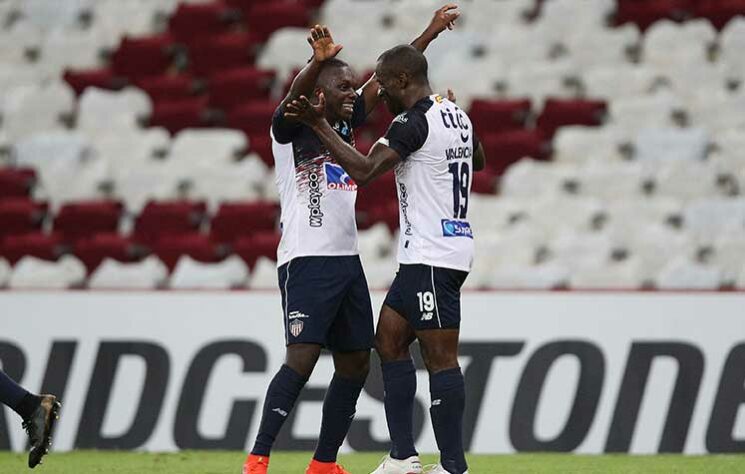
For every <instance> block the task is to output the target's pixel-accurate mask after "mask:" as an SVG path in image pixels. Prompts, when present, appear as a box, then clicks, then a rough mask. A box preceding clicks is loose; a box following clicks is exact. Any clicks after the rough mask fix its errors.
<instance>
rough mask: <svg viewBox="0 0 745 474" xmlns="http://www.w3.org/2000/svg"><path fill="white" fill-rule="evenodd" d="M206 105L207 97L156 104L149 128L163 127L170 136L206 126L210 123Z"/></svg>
mask: <svg viewBox="0 0 745 474" xmlns="http://www.w3.org/2000/svg"><path fill="white" fill-rule="evenodd" d="M207 104H208V98H207V97H196V98H190V99H180V100H169V101H161V102H156V103H155V105H154V107H153V114H152V115H151V116H150V126H151V127H153V126H155V127H163V128H165V129H166V130H168V131H169V132H171V133H172V134H176V133H178V132H180V131H181V130H183V129H185V128H196V127H204V126H207V125H208V124H209V121H210V115H209V112H208V110H207Z"/></svg>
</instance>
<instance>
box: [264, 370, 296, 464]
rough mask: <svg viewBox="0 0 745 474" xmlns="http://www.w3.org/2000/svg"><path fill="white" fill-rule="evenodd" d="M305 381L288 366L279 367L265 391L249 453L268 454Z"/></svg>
mask: <svg viewBox="0 0 745 474" xmlns="http://www.w3.org/2000/svg"><path fill="white" fill-rule="evenodd" d="M307 381H308V380H307V379H306V378H304V377H303V376H301V375H300V374H298V373H297V372H295V371H294V370H292V369H291V368H290V367H289V366H287V365H283V366H282V367H280V369H279V371H278V372H277V374H276V375H275V376H274V378H273V379H272V382H271V383H270V384H269V388H268V389H267V391H266V398H265V399H264V412H263V414H262V415H261V424H260V425H259V434H258V435H256V442H255V443H254V447H253V449H252V450H251V454H256V455H258V456H269V452H270V451H271V450H272V445H273V444H274V439H275V438H276V437H277V433H279V430H280V429H281V428H282V425H283V424H284V423H285V420H286V419H287V416H288V415H289V414H290V412H291V411H292V408H293V407H294V406H295V401H296V400H297V397H298V395H300V391H301V390H302V389H303V386H305V382H307Z"/></svg>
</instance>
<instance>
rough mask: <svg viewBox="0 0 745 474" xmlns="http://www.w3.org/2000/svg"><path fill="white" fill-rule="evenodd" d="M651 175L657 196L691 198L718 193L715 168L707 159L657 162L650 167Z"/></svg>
mask: <svg viewBox="0 0 745 474" xmlns="http://www.w3.org/2000/svg"><path fill="white" fill-rule="evenodd" d="M651 177H652V178H653V181H654V191H655V194H656V195H659V196H666V197H671V198H675V199H681V200H691V199H701V198H705V197H707V196H715V195H717V193H718V187H717V172H716V168H715V167H714V166H713V165H712V164H711V163H709V162H707V161H703V162H701V161H690V162H686V161H683V160H669V161H667V162H659V163H657V164H656V165H655V166H654V167H653V168H652V171H651Z"/></svg>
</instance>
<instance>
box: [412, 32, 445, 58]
mask: <svg viewBox="0 0 745 474" xmlns="http://www.w3.org/2000/svg"><path fill="white" fill-rule="evenodd" d="M438 35H439V33H435V32H433V31H431V30H430V29H429V28H427V29H425V30H424V31H423V32H422V34H421V35H419V36H417V37H416V39H414V41H412V42H411V45H412V46H413V47H415V48H416V49H417V50H418V51H419V52H420V53H423V52H424V50H425V49H427V46H429V44H430V43H431V42H432V41H434V40H435V38H437V36H438Z"/></svg>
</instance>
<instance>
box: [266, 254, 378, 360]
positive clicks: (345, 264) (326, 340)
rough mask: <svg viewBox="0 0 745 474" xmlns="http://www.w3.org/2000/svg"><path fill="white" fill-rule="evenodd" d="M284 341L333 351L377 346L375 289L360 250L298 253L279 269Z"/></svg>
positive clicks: (288, 343) (347, 350) (357, 349)
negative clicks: (341, 253)
mask: <svg viewBox="0 0 745 474" xmlns="http://www.w3.org/2000/svg"><path fill="white" fill-rule="evenodd" d="M278 274H279V289H280V292H281V293H282V311H283V314H284V325H285V342H286V344H287V345H288V346H289V345H290V344H320V345H322V346H324V347H326V348H328V349H329V350H331V351H333V352H351V351H362V350H367V349H370V348H372V346H373V344H374V337H375V336H374V329H373V315H372V305H371V304H370V291H369V290H368V288H367V280H366V279H365V273H364V272H363V270H362V263H360V258H359V257H358V256H357V255H353V256H331V257H320V256H319V257H315V256H314V257H298V258H294V259H292V260H290V261H289V262H287V263H286V264H284V265H282V266H281V267H279V269H278Z"/></svg>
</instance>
